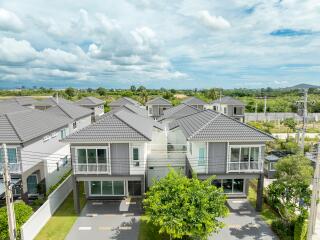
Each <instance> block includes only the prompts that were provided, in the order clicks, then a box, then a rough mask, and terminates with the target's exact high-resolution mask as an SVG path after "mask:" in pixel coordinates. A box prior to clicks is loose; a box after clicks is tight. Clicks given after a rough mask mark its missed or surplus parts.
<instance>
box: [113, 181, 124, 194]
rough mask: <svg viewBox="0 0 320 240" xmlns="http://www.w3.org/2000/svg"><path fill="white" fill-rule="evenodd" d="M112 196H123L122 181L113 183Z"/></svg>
mask: <svg viewBox="0 0 320 240" xmlns="http://www.w3.org/2000/svg"><path fill="white" fill-rule="evenodd" d="M113 194H114V195H124V182H123V181H113Z"/></svg>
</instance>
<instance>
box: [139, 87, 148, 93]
mask: <svg viewBox="0 0 320 240" xmlns="http://www.w3.org/2000/svg"><path fill="white" fill-rule="evenodd" d="M144 90H147V89H146V87H144V86H139V87H138V88H137V91H138V92H142V91H144Z"/></svg>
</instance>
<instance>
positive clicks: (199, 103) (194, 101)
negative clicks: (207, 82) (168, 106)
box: [182, 97, 208, 110]
mask: <svg viewBox="0 0 320 240" xmlns="http://www.w3.org/2000/svg"><path fill="white" fill-rule="evenodd" d="M182 103H184V104H188V105H190V106H192V107H194V108H197V109H199V110H204V109H205V108H206V106H207V105H208V104H207V103H206V102H205V101H203V100H201V99H199V98H196V97H189V98H187V99H185V100H183V101H182Z"/></svg>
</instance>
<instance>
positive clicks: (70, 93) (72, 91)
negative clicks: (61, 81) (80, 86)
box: [64, 87, 76, 98]
mask: <svg viewBox="0 0 320 240" xmlns="http://www.w3.org/2000/svg"><path fill="white" fill-rule="evenodd" d="M64 92H65V93H66V94H67V95H68V97H69V98H73V97H74V96H75V95H76V90H75V89H74V88H72V87H68V88H67V89H66V90H64Z"/></svg>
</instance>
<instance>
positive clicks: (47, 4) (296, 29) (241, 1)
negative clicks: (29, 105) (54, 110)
mask: <svg viewBox="0 0 320 240" xmlns="http://www.w3.org/2000/svg"><path fill="white" fill-rule="evenodd" d="M319 23H320V1H319V0H260V1H258V0H225V1H221V0H197V1H195V0H184V1H183V0H175V1H172V0H161V1H160V0H159V1H155V0H117V1H115V0H113V1H111V0H110V1H109V0H103V1H101V0H81V1H75V0H54V1H44V0H42V1H40V0H23V1H22V0H5V1H4V0H0V88H12V87H19V86H22V85H24V86H29V87H31V86H46V87H57V88H61V87H65V86H75V87H97V86H104V87H109V88H111V87H116V88H126V87H128V86H130V85H133V84H135V85H144V86H147V87H152V88H160V87H166V88H208V87H225V88H239V87H247V88H261V87H267V86H271V87H284V86H291V85H294V84H297V83H302V82H303V83H309V84H320V78H319V76H320V75H319V73H320V24H319Z"/></svg>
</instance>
